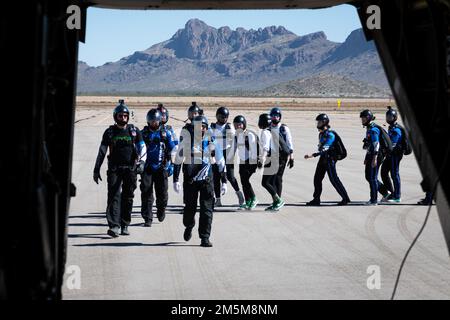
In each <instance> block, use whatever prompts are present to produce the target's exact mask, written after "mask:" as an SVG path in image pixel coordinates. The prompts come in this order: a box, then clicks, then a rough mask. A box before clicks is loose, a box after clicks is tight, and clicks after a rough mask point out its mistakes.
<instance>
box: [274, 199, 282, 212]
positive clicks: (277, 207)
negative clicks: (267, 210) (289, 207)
mask: <svg viewBox="0 0 450 320" xmlns="http://www.w3.org/2000/svg"><path fill="white" fill-rule="evenodd" d="M283 206H284V201H283V199H281V198H280V199H278V200H277V201H275V202H274V204H273V209H272V210H273V211H278V210H280V209H281V208H283Z"/></svg>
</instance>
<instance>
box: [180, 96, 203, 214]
mask: <svg viewBox="0 0 450 320" xmlns="http://www.w3.org/2000/svg"><path fill="white" fill-rule="evenodd" d="M200 113H201V109H200V107H199V106H198V105H197V102H195V101H193V102H192V104H191V106H189V108H188V110H187V115H188V119H187V120H186V121H185V122H186V124H185V125H184V126H183V128H181V133H180V139H179V140H178V145H177V149H178V148H181V145H182V144H184V145H185V149H189V148H190V143H191V142H192V141H193V139H194V125H193V122H192V121H193V120H194V118H195V117H197V116H199V115H200ZM187 121H189V122H187ZM176 154H177V157H176V158H177V161H176V163H174V168H173V170H174V174H175V172H177V171H178V174H179V171H181V169H182V168H183V170H184V167H182V166H181V164H180V158H181V154H182V150H176ZM183 184H184V182H183ZM173 189H174V190H175V192H176V193H178V192H180V190H181V184H180V182H179V181H178V180H176V181H175V175H174V180H173ZM185 190H186V188H183V204H186V194H185ZM183 210H184V209H183ZM181 213H182V212H181Z"/></svg>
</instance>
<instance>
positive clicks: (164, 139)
mask: <svg viewBox="0 0 450 320" xmlns="http://www.w3.org/2000/svg"><path fill="white" fill-rule="evenodd" d="M142 137H143V139H144V142H145V145H146V148H147V160H146V162H145V168H144V172H143V173H142V175H141V177H142V179H141V185H140V188H141V201H142V206H141V215H142V218H143V219H144V221H145V222H152V220H153V213H152V208H153V201H154V198H153V188H155V193H156V208H157V211H156V214H157V216H158V217H161V216H163V215H164V213H165V210H166V207H167V201H168V176H169V172H168V167H167V165H168V162H169V161H170V156H171V154H172V152H173V151H174V149H175V142H174V140H173V136H172V133H171V132H170V130H167V129H165V128H164V127H161V128H158V129H157V130H151V129H150V128H149V127H148V126H146V127H144V129H143V130H142Z"/></svg>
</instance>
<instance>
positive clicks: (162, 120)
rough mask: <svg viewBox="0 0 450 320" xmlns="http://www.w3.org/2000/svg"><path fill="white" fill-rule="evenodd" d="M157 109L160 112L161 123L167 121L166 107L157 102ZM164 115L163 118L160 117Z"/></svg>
mask: <svg viewBox="0 0 450 320" xmlns="http://www.w3.org/2000/svg"><path fill="white" fill-rule="evenodd" d="M156 109H158V111H159V112H160V113H161V122H162V123H163V124H166V122H167V121H169V110H167V108H166V107H164V106H163V104H162V103H158V108H156ZM164 116H165V119H163V118H162V117H164Z"/></svg>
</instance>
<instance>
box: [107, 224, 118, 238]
mask: <svg viewBox="0 0 450 320" xmlns="http://www.w3.org/2000/svg"><path fill="white" fill-rule="evenodd" d="M107 234H108V236H110V237H113V238H117V237H118V236H119V228H118V227H113V228H110V229H108V232H107Z"/></svg>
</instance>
